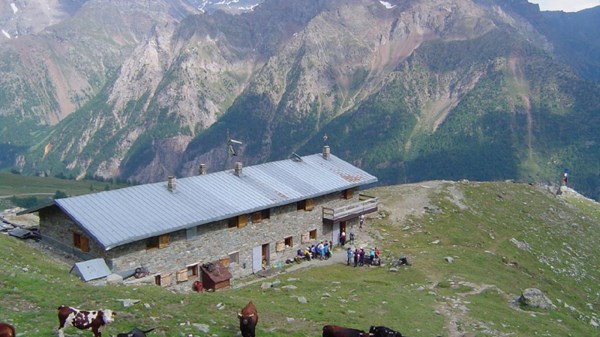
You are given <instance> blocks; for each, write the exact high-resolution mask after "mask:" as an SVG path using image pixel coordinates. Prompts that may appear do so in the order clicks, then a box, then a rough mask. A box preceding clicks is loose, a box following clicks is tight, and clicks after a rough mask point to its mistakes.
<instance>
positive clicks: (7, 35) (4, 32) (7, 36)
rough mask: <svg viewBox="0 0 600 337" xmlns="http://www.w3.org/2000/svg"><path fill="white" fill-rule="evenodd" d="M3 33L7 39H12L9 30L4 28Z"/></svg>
mask: <svg viewBox="0 0 600 337" xmlns="http://www.w3.org/2000/svg"><path fill="white" fill-rule="evenodd" d="M2 34H4V36H6V38H7V39H10V34H8V32H7V31H5V30H4V29H3V30H2Z"/></svg>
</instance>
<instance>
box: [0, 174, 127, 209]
mask: <svg viewBox="0 0 600 337" xmlns="http://www.w3.org/2000/svg"><path fill="white" fill-rule="evenodd" d="M125 186H126V185H124V184H114V183H111V182H101V181H95V180H69V179H59V178H54V177H32V176H24V175H19V174H13V173H9V172H0V197H4V198H0V209H6V208H10V207H14V206H15V205H13V204H11V203H10V200H9V198H10V197H12V196H15V197H17V198H28V197H32V196H33V197H37V198H38V200H39V201H40V202H44V201H50V200H51V199H52V196H53V195H54V194H55V193H56V191H62V192H65V193H66V194H67V195H69V196H74V195H81V194H87V193H92V192H97V191H104V190H106V189H116V188H121V187H125Z"/></svg>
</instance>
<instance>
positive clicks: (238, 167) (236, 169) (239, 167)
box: [233, 161, 242, 177]
mask: <svg viewBox="0 0 600 337" xmlns="http://www.w3.org/2000/svg"><path fill="white" fill-rule="evenodd" d="M233 173H234V174H235V175H236V176H238V177H240V176H242V162H241V161H236V162H235V166H234V167H233Z"/></svg>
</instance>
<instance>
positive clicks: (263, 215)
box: [252, 209, 271, 223]
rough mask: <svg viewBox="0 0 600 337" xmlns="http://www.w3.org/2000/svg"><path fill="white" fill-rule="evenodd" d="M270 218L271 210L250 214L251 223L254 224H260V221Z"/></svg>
mask: <svg viewBox="0 0 600 337" xmlns="http://www.w3.org/2000/svg"><path fill="white" fill-rule="evenodd" d="M270 217H271V210H270V209H264V210H262V211H258V212H254V213H252V222H254V223H257V222H261V221H262V220H267V219H269V218H270Z"/></svg>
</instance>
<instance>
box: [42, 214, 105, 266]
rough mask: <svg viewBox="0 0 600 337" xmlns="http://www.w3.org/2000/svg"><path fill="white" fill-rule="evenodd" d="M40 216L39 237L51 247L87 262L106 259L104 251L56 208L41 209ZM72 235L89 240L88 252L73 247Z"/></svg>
mask: <svg viewBox="0 0 600 337" xmlns="http://www.w3.org/2000/svg"><path fill="white" fill-rule="evenodd" d="M39 216H40V235H41V236H42V241H43V242H45V243H47V244H49V245H52V246H54V247H56V248H58V249H60V250H62V251H64V252H66V253H70V254H73V255H75V256H77V257H79V258H80V259H81V260H89V259H93V258H96V257H102V258H106V256H107V255H106V252H105V251H104V249H102V248H101V247H99V246H98V244H97V243H96V242H95V241H94V240H92V239H91V238H89V236H88V235H87V234H86V233H85V232H84V231H83V230H82V229H81V227H79V226H78V225H77V224H76V223H75V222H74V221H73V220H72V219H71V218H69V217H68V216H67V215H66V214H65V213H64V212H63V211H62V210H61V209H60V208H58V206H51V207H46V208H42V209H40V211H39ZM73 233H78V234H80V235H82V236H84V237H86V238H88V239H89V251H88V252H83V251H82V250H81V249H79V248H77V247H75V246H74V242H73Z"/></svg>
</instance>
